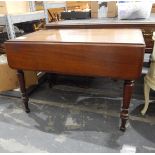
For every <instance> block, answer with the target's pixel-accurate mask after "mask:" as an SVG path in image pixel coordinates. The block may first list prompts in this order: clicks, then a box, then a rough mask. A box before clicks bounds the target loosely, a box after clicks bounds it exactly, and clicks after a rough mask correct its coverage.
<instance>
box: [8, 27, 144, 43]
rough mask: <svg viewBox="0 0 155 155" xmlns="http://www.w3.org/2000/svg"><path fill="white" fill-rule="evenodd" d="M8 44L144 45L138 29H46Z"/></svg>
mask: <svg viewBox="0 0 155 155" xmlns="http://www.w3.org/2000/svg"><path fill="white" fill-rule="evenodd" d="M9 42H50V43H53V42H58V43H94V44H100V43H113V44H145V43H144V39H143V35H142V32H141V30H139V29H52V30H51V29H48V30H40V31H37V32H33V33H30V34H27V35H24V36H21V37H17V38H16V39H12V40H9Z"/></svg>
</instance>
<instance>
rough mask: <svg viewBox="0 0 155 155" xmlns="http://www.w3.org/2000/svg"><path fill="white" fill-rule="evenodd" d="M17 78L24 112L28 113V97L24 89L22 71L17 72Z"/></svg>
mask: <svg viewBox="0 0 155 155" xmlns="http://www.w3.org/2000/svg"><path fill="white" fill-rule="evenodd" d="M17 76H18V80H19V86H20V91H21V95H22V100H23V103H24V106H25V111H26V112H27V113H29V112H30V109H29V106H28V101H29V98H28V95H27V92H26V87H25V79H24V72H23V71H22V70H17Z"/></svg>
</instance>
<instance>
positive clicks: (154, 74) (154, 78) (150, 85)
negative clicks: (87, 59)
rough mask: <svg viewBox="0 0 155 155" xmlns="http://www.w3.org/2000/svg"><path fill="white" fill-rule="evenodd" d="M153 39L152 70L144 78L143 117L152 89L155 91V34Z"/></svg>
mask: <svg viewBox="0 0 155 155" xmlns="http://www.w3.org/2000/svg"><path fill="white" fill-rule="evenodd" d="M152 39H153V40H154V47H153V53H152V55H151V64H150V69H149V71H148V73H147V74H146V76H145V77H144V98H145V106H144V108H143V110H142V111H141V114H142V115H145V113H146V111H147V109H148V106H149V93H150V89H153V90H155V32H154V33H153V37H152Z"/></svg>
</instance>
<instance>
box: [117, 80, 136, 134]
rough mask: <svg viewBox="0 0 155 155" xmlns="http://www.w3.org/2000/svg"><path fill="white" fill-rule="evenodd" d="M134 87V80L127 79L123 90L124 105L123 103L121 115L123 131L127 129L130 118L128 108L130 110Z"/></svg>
mask: <svg viewBox="0 0 155 155" xmlns="http://www.w3.org/2000/svg"><path fill="white" fill-rule="evenodd" d="M133 87H134V81H132V80H125V82H124V91H123V105H122V110H121V116H120V117H121V119H122V124H121V127H120V130H122V131H125V129H126V121H127V120H128V118H129V114H128V110H129V105H130V100H131V95H132V92H133Z"/></svg>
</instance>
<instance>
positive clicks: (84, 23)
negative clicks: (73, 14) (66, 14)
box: [46, 14, 155, 53]
mask: <svg viewBox="0 0 155 155" xmlns="http://www.w3.org/2000/svg"><path fill="white" fill-rule="evenodd" d="M46 28H47V29H60V28H61V29H77V28H78V29H103V28H108V29H109V28H115V29H116V28H118V29H120V28H122V29H135V28H138V29H141V30H142V32H143V36H144V40H145V44H146V48H145V52H146V53H152V50H153V40H152V36H153V32H154V31H155V14H152V16H151V17H150V18H149V19H137V20H118V19H117V18H101V19H87V20H65V21H59V22H53V23H49V24H47V25H46ZM133 38H134V37H133Z"/></svg>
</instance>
